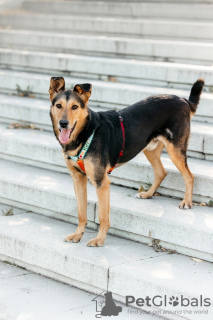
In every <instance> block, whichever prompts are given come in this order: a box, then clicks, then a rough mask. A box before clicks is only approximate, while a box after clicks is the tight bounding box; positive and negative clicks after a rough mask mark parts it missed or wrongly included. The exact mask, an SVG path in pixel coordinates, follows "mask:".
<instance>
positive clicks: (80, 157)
mask: <svg viewBox="0 0 213 320" xmlns="http://www.w3.org/2000/svg"><path fill="white" fill-rule="evenodd" d="M94 134H95V130H94V131H93V133H92V134H91V136H90V137H89V138H88V139H87V141H86V143H85V144H84V146H83V148H82V149H81V151H80V153H79V155H78V156H69V155H68V156H67V159H71V160H73V161H75V162H77V163H78V165H79V167H80V168H81V169H82V170H83V171H84V172H85V169H84V163H83V159H84V158H85V156H86V154H87V151H88V150H89V147H90V145H91V143H92V140H93V138H94Z"/></svg>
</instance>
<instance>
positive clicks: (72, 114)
mask: <svg viewBox="0 0 213 320" xmlns="http://www.w3.org/2000/svg"><path fill="white" fill-rule="evenodd" d="M203 87H204V81H203V79H198V80H197V81H196V82H195V83H194V85H193V86H192V89H191V93H190V96H189V99H188V100H187V99H185V98H180V97H178V96H175V95H157V96H151V97H148V98H147V99H144V100H142V101H139V102H137V103H135V104H133V105H131V106H129V107H127V108H124V109H122V110H120V111H119V112H117V111H115V110H110V111H105V112H103V111H100V112H95V111H93V110H91V109H90V108H89V107H88V102H89V98H90V96H91V93H92V85H91V84H89V83H85V84H76V85H75V87H74V89H73V90H66V89H65V81H64V78H63V77H52V78H51V80H50V88H49V95H50V101H51V109H50V117H51V120H52V125H53V130H54V134H55V136H56V139H57V140H58V141H59V143H60V145H61V147H62V152H63V156H64V159H65V162H66V165H67V167H68V169H69V171H70V174H71V176H72V179H73V182H74V189H75V194H76V199H77V207H78V217H79V223H78V227H77V229H76V231H75V233H74V234H70V235H68V236H67V237H66V238H65V241H68V242H79V241H80V240H81V238H82V236H83V234H84V232H85V226H86V224H87V180H88V179H89V180H90V182H91V183H92V184H93V185H94V186H95V188H96V192H97V197H98V211H99V222H100V227H99V232H98V234H97V236H96V237H95V238H94V239H92V240H90V241H89V242H88V246H90V247H100V246H103V244H104V241H105V238H106V234H107V231H108V229H109V228H110V179H109V176H108V173H111V171H112V170H113V169H114V168H115V167H118V166H120V165H123V164H125V163H126V162H128V161H129V160H131V159H132V158H134V157H135V156H136V155H137V154H138V153H139V152H141V151H143V152H144V154H145V156H146V157H147V159H148V161H149V162H150V164H151V165H152V167H153V169H154V174H155V179H154V183H153V184H152V186H151V187H150V189H149V190H148V191H146V192H140V193H138V194H137V195H136V197H137V198H141V199H147V198H151V197H152V196H153V194H154V192H155V191H156V189H157V188H158V187H159V186H160V184H161V182H162V181H163V179H164V178H165V177H166V174H167V173H166V170H165V169H164V167H163V165H162V162H161V159H160V156H161V152H162V150H163V148H164V147H165V149H166V151H167V152H168V154H169V156H170V159H171V160H172V162H173V163H174V164H175V166H176V167H177V168H178V170H179V171H180V172H181V174H182V175H183V178H184V180H185V185H186V191H185V195H184V199H183V201H182V202H181V203H180V205H179V208H180V209H184V208H185V209H189V208H192V193H193V182H194V176H193V174H192V173H191V172H190V170H189V168H188V165H187V155H186V152H187V147H188V141H189V136H190V120H191V117H192V116H193V115H194V114H195V112H196V109H197V106H198V103H199V100H200V95H201V93H202V90H203Z"/></svg>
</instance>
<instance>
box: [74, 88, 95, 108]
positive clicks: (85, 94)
mask: <svg viewBox="0 0 213 320" xmlns="http://www.w3.org/2000/svg"><path fill="white" fill-rule="evenodd" d="M73 91H75V92H76V93H77V94H78V95H79V96H80V97H81V99H82V100H83V101H84V103H87V101H88V100H89V97H90V96H91V93H92V85H91V84H90V83H83V84H76V85H75V87H74V89H73Z"/></svg>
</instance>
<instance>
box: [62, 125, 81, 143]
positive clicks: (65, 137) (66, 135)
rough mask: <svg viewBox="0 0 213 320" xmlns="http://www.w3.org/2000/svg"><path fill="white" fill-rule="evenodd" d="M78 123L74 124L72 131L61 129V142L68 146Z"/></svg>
mask: <svg viewBox="0 0 213 320" xmlns="http://www.w3.org/2000/svg"><path fill="white" fill-rule="evenodd" d="M76 123H77V121H76V122H75V123H74V126H73V127H72V128H71V129H64V128H60V129H59V131H60V135H59V140H60V142H61V143H63V144H67V143H68V142H69V140H70V137H71V134H72V132H73V131H74V129H75V126H76Z"/></svg>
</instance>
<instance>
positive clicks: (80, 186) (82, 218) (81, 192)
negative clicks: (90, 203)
mask: <svg viewBox="0 0 213 320" xmlns="http://www.w3.org/2000/svg"><path fill="white" fill-rule="evenodd" d="M69 169H70V168H69ZM70 171H71V176H72V178H73V183H74V189H75V195H76V199H77V207H78V218H79V222H78V227H77V229H76V231H75V233H73V234H69V235H68V236H67V237H66V238H65V239H64V241H67V242H79V241H80V240H81V238H82V236H83V234H84V232H85V226H86V224H87V177H86V175H83V174H82V173H80V172H78V171H76V169H74V168H73V169H70Z"/></svg>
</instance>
